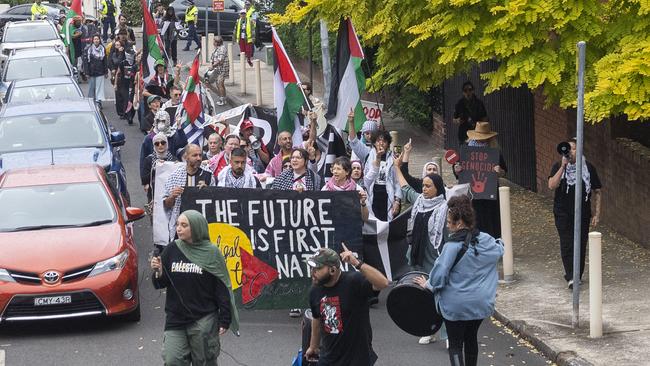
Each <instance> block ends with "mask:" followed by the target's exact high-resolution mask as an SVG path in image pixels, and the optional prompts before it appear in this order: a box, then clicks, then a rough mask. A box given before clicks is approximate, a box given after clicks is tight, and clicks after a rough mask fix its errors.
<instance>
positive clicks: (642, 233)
mask: <svg viewBox="0 0 650 366" xmlns="http://www.w3.org/2000/svg"><path fill="white" fill-rule="evenodd" d="M619 123H630V122H627V121H625V120H622V119H615V120H607V121H604V122H602V123H598V124H595V125H591V124H587V125H585V128H584V133H585V140H584V153H585V157H586V158H587V160H589V162H590V163H592V164H593V165H594V166H595V167H596V170H597V171H598V175H599V177H600V180H601V183H602V184H603V191H602V192H603V199H602V215H601V222H603V223H604V224H606V225H608V226H610V227H611V228H612V229H614V230H616V231H617V232H619V233H621V234H623V235H625V236H626V237H628V238H629V239H631V240H633V241H635V242H637V243H640V244H641V245H643V246H644V247H646V248H650V204H649V203H648V202H649V201H650V184H649V183H648V182H650V149H649V148H647V147H645V146H643V145H641V144H640V143H638V142H635V141H633V140H631V139H627V138H620V137H619V138H617V137H614V136H612V130H613V127H615V126H613V125H615V124H619ZM575 124H576V118H575V112H574V111H567V110H563V109H561V108H559V107H558V106H551V107H548V108H547V107H545V105H544V98H543V96H542V95H541V94H540V93H536V94H535V148H536V161H537V188H538V192H540V193H542V194H544V195H547V196H551V195H552V193H553V192H552V191H550V190H549V189H548V187H547V181H548V174H549V172H550V168H551V165H552V164H553V162H555V161H558V160H559V156H558V154H557V152H556V150H555V148H556V145H557V143H558V142H560V141H562V140H565V139H567V138H569V137H572V136H575Z"/></svg>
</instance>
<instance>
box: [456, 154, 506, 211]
mask: <svg viewBox="0 0 650 366" xmlns="http://www.w3.org/2000/svg"><path fill="white" fill-rule="evenodd" d="M497 165H499V150H497V149H493V148H489V147H470V146H462V147H461V149H460V166H461V168H462V171H461V172H460V174H459V175H458V182H459V183H469V185H470V188H471V189H472V195H473V197H474V199H479V200H496V199H497V189H498V183H499V182H498V180H499V177H498V175H497V173H496V172H495V171H494V167H495V166H497Z"/></svg>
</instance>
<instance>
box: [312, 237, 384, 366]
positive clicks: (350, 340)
mask: <svg viewBox="0 0 650 366" xmlns="http://www.w3.org/2000/svg"><path fill="white" fill-rule="evenodd" d="M341 245H342V247H343V251H342V252H341V254H340V258H339V254H337V253H336V252H335V251H334V250H332V249H330V248H323V249H320V250H319V251H318V253H316V254H315V255H314V256H312V257H311V258H309V259H308V260H307V264H308V265H309V267H310V268H311V279H312V284H313V286H312V288H311V291H310V292H309V306H310V308H311V313H312V315H313V319H312V322H311V339H310V343H309V348H308V349H307V351H306V352H305V357H306V358H307V360H308V361H310V362H314V361H315V360H316V359H318V364H319V365H327V366H370V365H374V364H375V362H376V361H377V354H376V353H375V351H373V349H372V328H371V326H370V313H369V309H370V305H369V301H368V300H370V298H372V297H375V296H377V294H378V292H379V291H380V290H382V289H384V288H386V287H388V279H386V277H385V276H384V275H383V274H382V273H381V272H379V271H378V270H377V269H375V268H373V267H372V266H370V265H368V264H366V263H364V262H363V261H362V260H360V259H358V258H356V257H355V256H354V254H353V253H352V252H351V251H350V250H349V249H348V248H347V247H346V246H345V244H343V243H341ZM341 262H343V263H346V264H348V265H349V266H350V267H354V269H356V271H355V270H353V269H352V268H350V271H349V272H343V271H342V270H341ZM321 338H322V341H321Z"/></svg>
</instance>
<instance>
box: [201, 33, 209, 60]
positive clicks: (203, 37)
mask: <svg viewBox="0 0 650 366" xmlns="http://www.w3.org/2000/svg"><path fill="white" fill-rule="evenodd" d="M205 42H206V38H205V36H201V64H202V65H205V63H206V61H205V55H206V51H207V50H208V49H207V47H205Z"/></svg>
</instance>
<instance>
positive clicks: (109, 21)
mask: <svg viewBox="0 0 650 366" xmlns="http://www.w3.org/2000/svg"><path fill="white" fill-rule="evenodd" d="M102 24H103V25H104V35H103V36H102V40H103V41H104V43H106V41H107V40H108V37H109V36H110V35H111V34H113V33H114V32H115V17H114V16H112V15H107V16H106V18H104V19H103V20H102ZM108 27H110V28H111V33H108Z"/></svg>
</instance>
